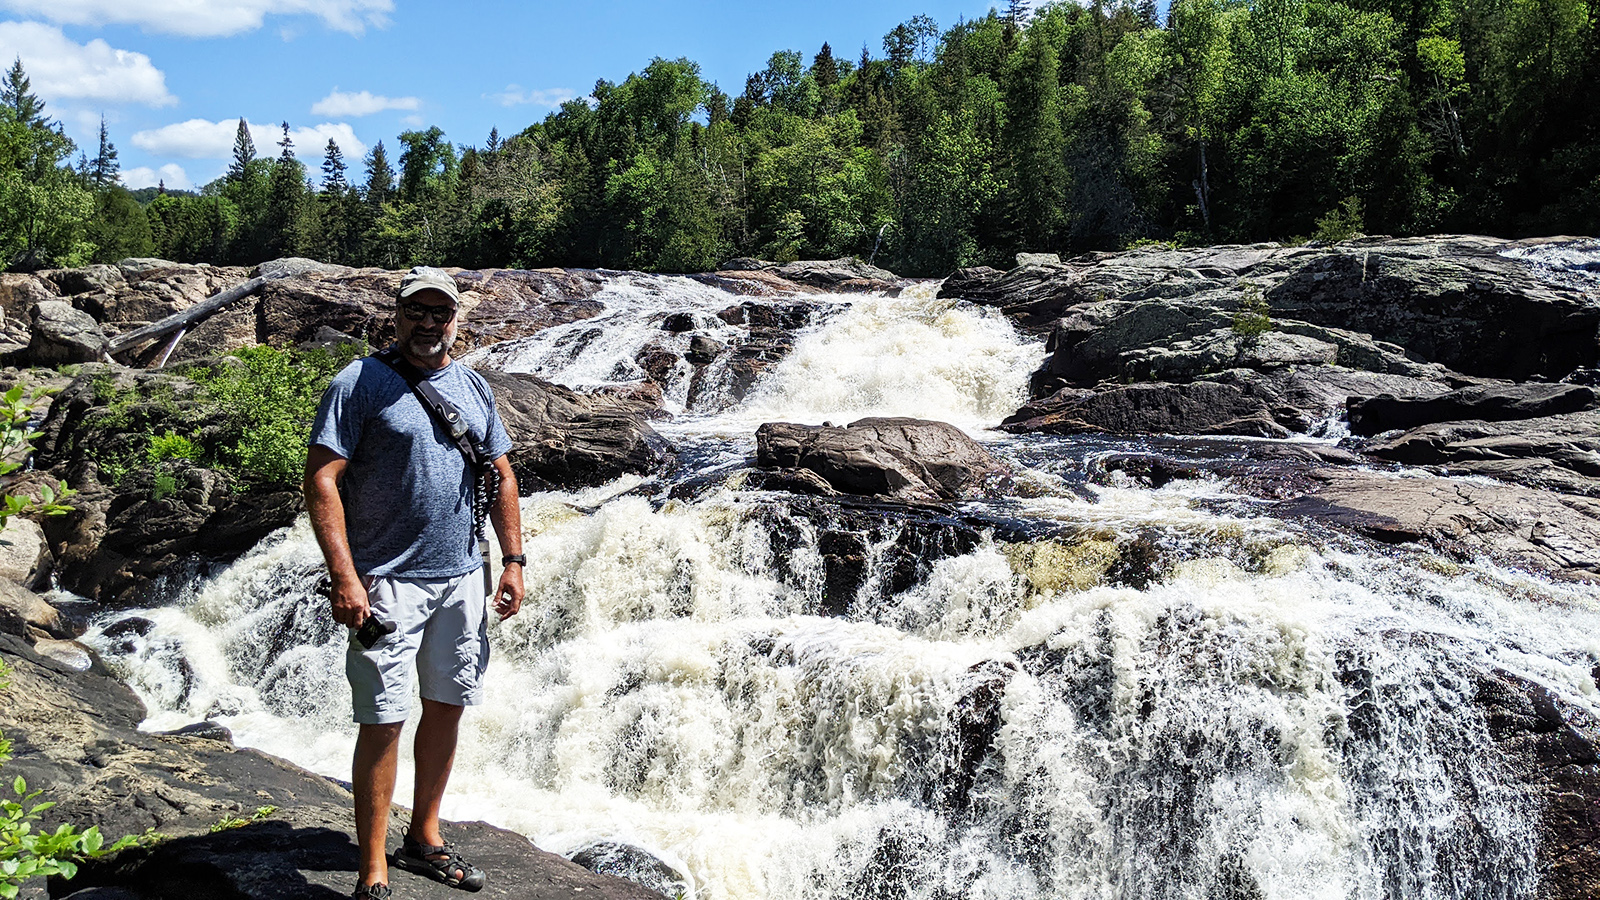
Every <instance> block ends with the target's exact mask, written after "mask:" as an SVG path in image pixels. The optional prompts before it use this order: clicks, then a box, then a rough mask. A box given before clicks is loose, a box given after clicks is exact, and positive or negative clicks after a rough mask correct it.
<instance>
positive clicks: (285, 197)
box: [261, 122, 306, 259]
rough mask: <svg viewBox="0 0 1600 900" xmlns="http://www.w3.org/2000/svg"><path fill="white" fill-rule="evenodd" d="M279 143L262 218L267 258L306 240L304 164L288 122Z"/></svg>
mask: <svg viewBox="0 0 1600 900" xmlns="http://www.w3.org/2000/svg"><path fill="white" fill-rule="evenodd" d="M278 146H279V147H281V148H282V150H281V152H279V154H278V161H277V162H276V163H274V164H273V166H272V180H271V183H270V187H269V188H268V192H267V208H266V212H265V215H263V216H262V218H261V237H262V241H261V246H262V248H263V250H264V251H265V254H266V255H265V257H264V258H266V259H272V258H274V257H281V256H289V255H291V254H294V253H297V252H299V251H300V249H301V246H302V245H303V244H304V243H305V242H304V240H303V231H304V224H305V223H304V204H303V201H304V199H305V191H306V176H305V167H304V166H302V165H301V164H300V160H298V159H295V156H294V139H293V138H291V137H290V136H289V123H288V122H284V123H283V138H282V140H280V141H278Z"/></svg>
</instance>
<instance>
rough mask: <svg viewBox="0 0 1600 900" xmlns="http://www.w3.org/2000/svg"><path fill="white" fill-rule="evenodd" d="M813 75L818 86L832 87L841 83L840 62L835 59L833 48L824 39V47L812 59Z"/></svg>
mask: <svg viewBox="0 0 1600 900" xmlns="http://www.w3.org/2000/svg"><path fill="white" fill-rule="evenodd" d="M811 77H812V78H815V79H816V80H817V86H818V87H823V88H826V87H831V86H832V85H835V84H838V83H839V64H838V63H837V62H835V61H834V59H833V48H832V47H830V46H828V44H827V42H826V41H824V42H823V44H822V49H821V50H818V51H817V55H816V56H815V57H814V58H813V59H812V60H811Z"/></svg>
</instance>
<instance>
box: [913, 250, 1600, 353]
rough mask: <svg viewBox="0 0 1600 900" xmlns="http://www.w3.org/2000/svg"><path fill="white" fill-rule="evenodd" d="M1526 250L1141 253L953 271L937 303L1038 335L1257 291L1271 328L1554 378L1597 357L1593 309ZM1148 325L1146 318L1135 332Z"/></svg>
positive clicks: (1599, 311) (1220, 303)
mask: <svg viewBox="0 0 1600 900" xmlns="http://www.w3.org/2000/svg"><path fill="white" fill-rule="evenodd" d="M1525 246H1526V244H1525V243H1521V244H1519V243H1513V242H1510V241H1504V240H1499V239H1495V238H1485V237H1474V236H1443V237H1427V238H1403V239H1390V238H1384V239H1370V240H1360V241H1347V242H1344V243H1341V244H1337V245H1333V246H1329V247H1284V246H1280V245H1277V244H1252V245H1247V246H1221V247H1200V248H1186V249H1159V248H1151V249H1144V250H1134V251H1128V252H1125V253H1094V254H1086V255H1084V256H1080V257H1076V258H1074V259H1071V260H1068V261H1066V262H1065V263H1064V264H1062V265H1060V266H1053V265H1029V266H1019V267H1017V268H1016V269H1013V270H1011V271H1010V272H1006V273H1004V274H1001V275H996V274H993V273H992V272H983V271H978V270H963V271H962V272H961V273H958V277H957V278H956V279H954V280H953V281H947V282H946V284H945V286H944V288H943V289H942V290H941V292H940V296H950V297H960V298H963V299H967V300H971V301H973V302H976V303H984V304H988V305H993V306H997V307H999V308H1000V309H1002V310H1004V311H1005V312H1006V313H1007V314H1008V315H1010V316H1012V317H1013V318H1015V319H1016V320H1017V321H1018V322H1019V323H1020V324H1021V325H1023V326H1024V327H1027V328H1031V329H1034V330H1037V331H1046V330H1048V329H1050V328H1051V327H1052V326H1053V324H1054V323H1055V322H1056V321H1057V320H1060V319H1065V318H1071V317H1072V316H1073V314H1074V313H1075V312H1077V313H1081V312H1083V311H1084V309H1092V308H1093V306H1094V305H1095V304H1104V303H1108V302H1110V303H1114V304H1116V303H1120V304H1122V305H1123V306H1124V307H1125V308H1127V309H1130V310H1131V309H1134V308H1137V307H1138V306H1139V305H1140V304H1144V303H1147V302H1151V301H1164V302H1166V303H1167V304H1169V305H1170V304H1177V305H1180V306H1181V305H1188V306H1191V307H1194V306H1200V307H1210V308H1212V309H1213V310H1216V311H1218V312H1222V313H1230V312H1232V311H1233V310H1234V309H1236V306H1235V305H1233V304H1230V303H1229V302H1227V301H1228V300H1229V298H1230V297H1231V296H1237V294H1238V293H1239V292H1240V291H1243V292H1246V293H1253V292H1256V291H1259V292H1260V296H1261V297H1262V299H1263V300H1264V301H1265V302H1266V303H1267V305H1268V309H1267V312H1268V314H1269V315H1270V317H1271V319H1272V320H1273V322H1274V323H1279V322H1299V323H1304V324H1306V325H1311V326H1315V327H1318V328H1324V329H1338V330H1341V331H1344V332H1349V333H1355V334H1361V335H1370V336H1371V338H1373V339H1375V340H1376V341H1377V342H1378V345H1377V346H1378V347H1379V349H1385V350H1388V349H1389V348H1387V347H1385V346H1384V345H1390V346H1392V347H1399V348H1404V354H1405V355H1406V356H1407V357H1409V358H1411V359H1413V360H1414V361H1420V362H1428V363H1435V364H1438V365H1441V366H1444V367H1447V368H1449V369H1453V370H1456V371H1460V372H1465V373H1467V374H1469V375H1477V376H1487V377H1500V378H1512V379H1526V378H1528V377H1530V376H1534V375H1542V376H1545V377H1548V378H1559V377H1561V376H1562V375H1565V374H1566V373H1567V372H1570V371H1572V370H1573V369H1575V368H1577V367H1579V366H1590V365H1593V364H1594V361H1595V360H1596V359H1597V357H1600V343H1597V334H1596V332H1597V327H1600V308H1597V307H1596V306H1595V304H1593V303H1592V302H1589V301H1588V299H1586V298H1585V297H1584V296H1583V295H1582V294H1581V293H1580V292H1579V291H1578V290H1575V289H1573V288H1571V287H1568V286H1565V285H1562V284H1558V283H1555V282H1553V281H1547V280H1542V279H1541V278H1540V276H1539V273H1538V272H1536V271H1535V270H1534V269H1533V268H1532V267H1530V266H1529V265H1528V264H1527V263H1526V262H1524V261H1522V260H1519V259H1514V258H1510V257H1508V256H1506V255H1503V254H1504V253H1506V252H1509V251H1512V250H1516V249H1518V248H1521V247H1525ZM1156 324H1158V323H1156V322H1154V321H1151V320H1148V319H1147V321H1146V324H1145V325H1143V326H1142V328H1143V329H1144V330H1147V331H1148V330H1149V329H1150V328H1152V327H1154V326H1155V325H1156ZM1208 330H1209V329H1208ZM1279 330H1282V331H1291V333H1292V330H1291V329H1286V328H1281V327H1280V328H1279ZM1158 336H1159V335H1158ZM1187 337H1189V338H1192V337H1193V335H1188V336H1187ZM1391 352H1392V351H1391ZM1340 362H1341V363H1343V364H1345V365H1350V364H1351V363H1350V361H1349V360H1346V359H1341V360H1340ZM1057 366H1058V369H1059V368H1061V364H1060V363H1058V364H1057ZM1359 367H1360V368H1371V367H1370V366H1366V365H1362V366H1359ZM1068 377H1070V376H1068Z"/></svg>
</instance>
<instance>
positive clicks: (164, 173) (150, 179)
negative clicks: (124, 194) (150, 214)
mask: <svg viewBox="0 0 1600 900" xmlns="http://www.w3.org/2000/svg"><path fill="white" fill-rule="evenodd" d="M122 183H123V184H124V185H126V186H127V187H128V188H129V189H130V190H135V191H136V190H138V189H139V188H147V187H155V186H156V184H157V183H164V184H166V186H167V187H169V188H172V189H174V190H179V191H187V190H189V189H191V188H193V187H194V183H193V182H191V181H190V180H189V176H188V174H187V173H185V172H184V171H183V166H180V165H178V164H177V163H167V164H166V165H164V166H162V167H161V168H159V169H152V168H150V167H149V166H140V167H138V168H137V169H124V170H123V172H122Z"/></svg>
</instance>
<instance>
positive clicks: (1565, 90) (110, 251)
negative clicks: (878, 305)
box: [0, 0, 1600, 275]
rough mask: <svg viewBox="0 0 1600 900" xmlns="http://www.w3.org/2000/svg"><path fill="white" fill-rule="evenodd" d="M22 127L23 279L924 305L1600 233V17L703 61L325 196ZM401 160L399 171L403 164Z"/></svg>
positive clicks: (29, 111)
mask: <svg viewBox="0 0 1600 900" xmlns="http://www.w3.org/2000/svg"><path fill="white" fill-rule="evenodd" d="M3 92H4V93H3V96H0V101H3V102H0V173H3V174H0V199H3V201H4V216H5V220H4V221H3V222H0V243H3V246H0V250H3V251H4V252H5V253H7V254H8V256H7V257H6V258H7V259H9V260H11V261H12V265H13V266H28V265H41V264H57V265H59V264H69V263H71V262H75V261H85V260H89V259H96V260H113V259H118V258H122V257H125V256H131V255H157V256H161V257H164V258H169V259H174V260H184V261H208V262H217V263H237V264H249V263H254V262H257V261H260V260H263V259H268V258H272V257H275V256H285V255H305V256H312V257H315V258H317V259H321V260H325V261H329V262H336V263H345V264H350V265H377V266H384V267H389V268H396V267H402V266H407V265H412V264H417V263H429V264H438V265H459V266H467V267H490V266H522V267H537V266H552V265H554V266H586V267H606V268H626V269H642V270H648V271H701V270H707V269H711V268H714V267H715V266H716V265H717V264H718V263H719V262H721V261H723V260H725V259H728V258H730V257H734V256H757V257H762V258H767V259H775V260H789V259H795V258H834V257H839V256H857V257H861V258H863V259H872V260H873V261H875V262H876V263H878V264H879V265H884V266H887V267H888V268H891V269H894V270H895V271H898V272H901V273H903V274H909V275H941V274H944V273H947V272H949V271H950V270H951V269H953V268H956V267H958V266H966V265H975V264H984V263H987V264H994V265H1000V266H1005V265H1007V264H1008V262H1009V260H1010V259H1011V256H1012V254H1014V253H1016V252H1018V251H1023V250H1026V251H1057V252H1063V253H1075V252H1081V251H1085V250H1095V249H1099V250H1105V249H1119V248H1123V247H1127V246H1130V245H1136V244H1139V243H1143V242H1149V241H1167V242H1174V243H1178V244H1201V243H1218V242H1236V241H1256V240H1302V239H1305V238H1308V237H1311V236H1314V235H1318V234H1321V235H1324V236H1338V235H1340V234H1348V233H1350V232H1351V231H1353V230H1356V229H1360V230H1364V231H1367V232H1370V233H1385V234H1418V233H1429V232H1439V231H1470V232H1480V233H1488V234H1498V235H1506V236H1522V235H1530V234H1553V233H1571V234H1596V233H1600V103H1596V102H1595V100H1594V98H1595V97H1600V0H1174V2H1173V3H1172V5H1171V8H1170V10H1169V12H1168V14H1167V16H1166V19H1165V21H1164V22H1163V21H1159V20H1158V15H1157V11H1156V8H1155V6H1154V3H1153V2H1152V0H1132V2H1128V0H1119V2H1105V0H1096V2H1094V3H1092V4H1090V5H1078V4H1075V3H1056V4H1052V5H1049V6H1046V7H1044V8H1043V9H1041V10H1039V11H1037V12H1036V13H1029V12H1028V11H1027V10H1026V7H1025V5H1024V4H1022V3H1020V2H1013V3H1012V5H1011V9H1010V10H1009V11H1008V12H1007V13H991V14H989V15H988V16H986V17H984V18H979V19H973V20H970V21H961V22H957V23H956V24H955V25H953V26H951V27H949V28H945V29H942V30H941V29H940V28H939V27H938V26H937V25H936V23H934V22H933V21H932V20H931V19H929V18H927V17H926V16H917V17H914V18H912V19H911V20H910V21H908V22H906V23H904V24H902V25H899V26H897V27H896V28H895V29H894V30H892V31H891V32H890V33H889V34H888V35H886V36H885V37H884V38H883V40H882V46H881V52H874V51H873V49H872V48H868V47H863V48H862V50H861V53H860V55H859V58H857V59H853V60H852V59H847V58H841V57H840V56H836V55H835V54H834V52H833V50H832V48H831V47H830V46H829V45H827V44H824V45H823V46H822V47H821V48H820V50H819V51H818V52H816V53H815V54H814V55H812V56H811V59H810V60H809V62H807V60H806V59H805V56H803V55H802V54H801V53H799V52H796V51H791V50H785V51H780V52H777V53H774V54H773V55H772V57H771V58H770V60H769V61H768V63H767V65H766V67H765V68H764V69H763V70H761V71H760V72H756V73H754V74H752V75H750V76H749V77H748V78H747V79H746V81H745V84H744V86H743V90H742V91H741V92H740V93H739V94H738V95H737V96H735V95H731V94H729V93H726V92H724V91H723V90H722V89H721V88H720V87H719V86H718V85H716V84H713V83H708V82H707V81H706V80H705V79H703V78H702V77H701V75H700V70H699V67H698V65H696V64H695V63H694V62H692V61H690V60H687V59H676V60H667V59H655V60H652V61H651V62H650V63H649V65H647V66H646V67H645V68H644V69H643V70H642V71H640V72H637V73H635V74H632V75H630V76H628V78H626V79H625V80H623V81H621V82H620V83H612V82H609V81H603V80H602V81H600V82H598V83H596V85H595V87H594V90H593V92H592V93H591V95H590V96H589V97H586V98H584V99H581V100H573V101H570V102H568V103H566V104H564V105H562V106H561V107H560V108H559V109H558V110H556V111H554V112H552V113H551V114H550V115H548V116H546V117H545V119H544V120H543V121H541V122H536V123H534V124H532V125H529V126H528V127H527V128H525V129H523V130H522V131H521V132H519V133H517V134H514V135H512V136H510V137H506V138H502V137H501V136H500V134H499V133H498V131H492V132H491V133H490V134H489V136H488V138H487V140H486V141H485V142H484V143H482V144H481V145H458V144H454V143H452V142H451V141H449V140H447V139H446V136H445V134H444V132H442V131H441V130H440V129H438V128H427V129H418V130H413V131H406V132H404V133H402V134H400V135H399V137H398V140H397V141H396V142H395V144H394V145H393V146H392V147H386V146H385V144H384V143H383V142H381V141H380V142H378V143H377V144H376V145H375V146H374V147H373V148H372V149H371V151H370V152H369V153H368V154H367V155H366V157H365V159H363V160H361V161H360V162H359V170H358V171H356V172H351V171H350V170H349V168H348V164H347V162H346V160H345V159H344V158H343V156H342V154H341V153H340V149H339V147H338V146H337V144H335V143H334V142H333V141H331V140H330V141H329V142H328V145H327V146H326V147H324V148H321V149H322V154H323V158H322V164H321V168H320V172H319V173H312V172H309V171H308V169H307V167H306V166H305V164H304V163H302V162H301V161H300V160H299V159H298V157H297V154H296V148H295V147H294V145H293V142H292V141H291V140H290V137H289V126H288V123H284V124H283V139H282V140H281V141H279V142H278V151H277V152H276V153H275V154H268V155H258V152H257V148H256V147H255V146H254V144H253V142H252V140H251V137H250V131H249V129H248V127H247V125H246V123H245V122H244V121H243V120H241V121H240V123H239V132H238V137H237V140H236V144H235V148H234V156H233V162H232V164H231V165H230V166H229V168H228V170H227V172H226V173H225V174H224V175H223V176H222V177H221V178H219V179H217V180H216V181H214V182H212V183H210V184H208V185H206V186H205V187H204V188H202V189H201V190H200V191H198V192H197V193H183V192H174V191H157V192H155V196H153V197H152V196H149V192H144V194H145V196H144V197H142V198H141V197H136V196H135V195H134V194H132V193H130V192H128V191H126V190H124V189H123V188H121V187H120V186H118V184H117V168H116V151H115V148H114V147H112V145H111V144H110V142H109V140H108V139H107V137H106V133H105V128H104V126H103V125H102V128H101V139H100V146H99V150H98V153H97V154H96V156H95V158H94V159H90V158H88V155H87V154H86V153H85V154H80V155H79V158H78V161H77V164H76V166H73V165H71V164H69V160H70V157H71V154H72V153H73V151H74V149H75V148H74V147H73V146H72V144H71V142H70V141H68V140H67V139H66V138H65V137H64V136H63V135H62V134H61V129H60V127H59V125H54V124H52V123H50V122H49V120H48V119H46V118H45V117H44V115H43V111H42V104H40V103H38V101H37V98H33V97H32V95H31V94H30V93H29V92H28V89H27V84H26V76H25V74H24V73H23V72H22V70H21V65H20V63H18V64H17V65H15V66H14V67H13V69H12V72H11V75H10V77H9V79H8V80H7V82H6V84H5V85H4V86H3ZM391 153H393V161H391Z"/></svg>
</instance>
